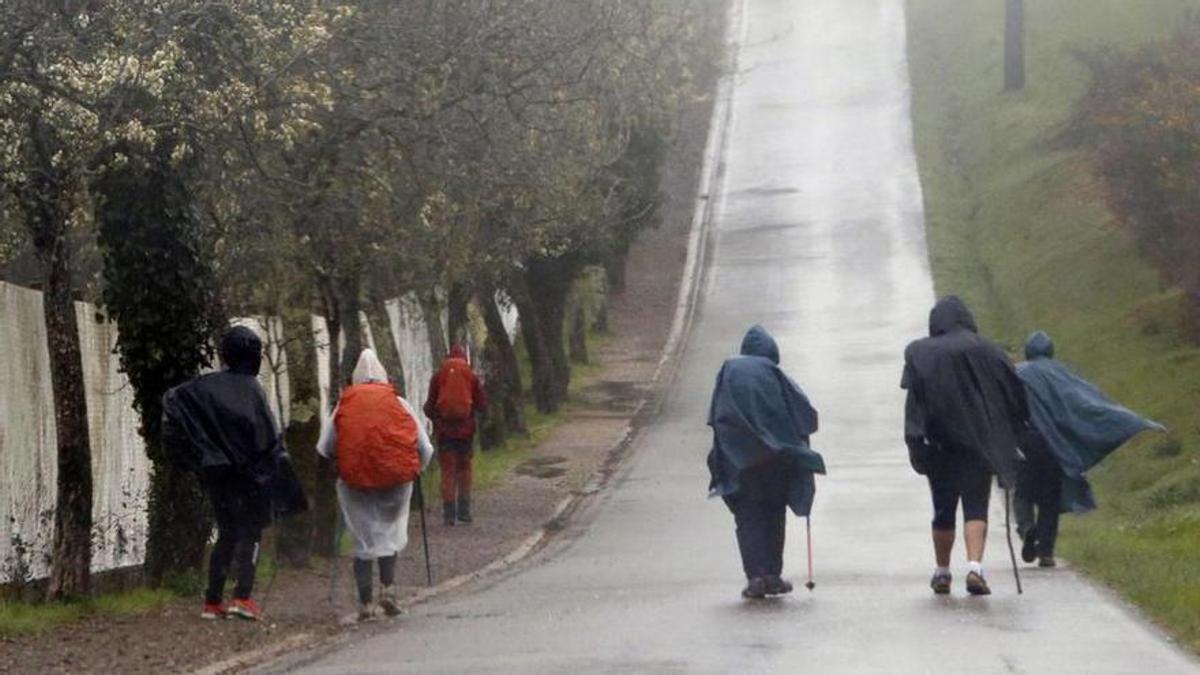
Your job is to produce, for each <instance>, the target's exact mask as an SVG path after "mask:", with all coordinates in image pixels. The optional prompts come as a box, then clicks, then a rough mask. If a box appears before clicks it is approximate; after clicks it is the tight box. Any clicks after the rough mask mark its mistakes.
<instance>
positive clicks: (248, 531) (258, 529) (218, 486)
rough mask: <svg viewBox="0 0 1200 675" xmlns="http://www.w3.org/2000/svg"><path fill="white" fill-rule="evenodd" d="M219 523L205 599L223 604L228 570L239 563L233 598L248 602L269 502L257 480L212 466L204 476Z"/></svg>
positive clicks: (203, 481) (268, 516)
mask: <svg viewBox="0 0 1200 675" xmlns="http://www.w3.org/2000/svg"><path fill="white" fill-rule="evenodd" d="M201 480H202V483H203V485H204V488H205V490H206V491H207V492H208V498H209V500H210V501H211V502H212V509H213V515H214V516H215V517H216V520H217V543H216V544H215V545H214V546H213V549H212V554H211V556H210V557H209V561H208V590H207V591H206V592H205V594H204V597H205V600H206V601H208V602H212V603H217V602H220V601H221V599H222V597H223V596H224V594H225V579H226V577H228V576H229V567H230V565H231V564H232V563H233V562H235V561H236V563H237V581H236V585H235V586H234V589H233V597H235V598H239V599H245V598H249V597H250V593H251V591H253V590H254V573H255V567H256V565H257V564H258V544H259V541H260V540H261V539H262V530H263V528H264V527H266V525H267V523H268V522H269V520H270V501H269V500H268V498H267V496H266V495H265V494H264V493H263V491H262V490H260V489H259V487H258V485H257V484H256V483H254V481H252V480H250V479H248V478H246V477H244V476H242V475H240V474H238V473H237V472H236V471H234V470H233V469H232V468H231V467H213V468H208V469H205V470H204V473H203V474H202V476H201Z"/></svg>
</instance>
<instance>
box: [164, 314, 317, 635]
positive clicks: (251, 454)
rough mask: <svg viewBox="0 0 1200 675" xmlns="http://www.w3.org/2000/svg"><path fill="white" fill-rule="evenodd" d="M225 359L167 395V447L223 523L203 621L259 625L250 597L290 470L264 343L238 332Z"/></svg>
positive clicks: (227, 342) (226, 345) (224, 342)
mask: <svg viewBox="0 0 1200 675" xmlns="http://www.w3.org/2000/svg"><path fill="white" fill-rule="evenodd" d="M220 352H221V361H222V362H223V363H224V364H225V370H222V371H220V372H216V373H211V374H208V375H203V376H201V377H198V378H196V379H194V380H192V381H191V382H188V383H186V384H182V385H180V386H178V387H175V388H174V389H171V390H170V391H168V392H167V393H166V395H165V396H163V444H164V449H165V450H166V452H167V453H168V456H170V457H171V458H172V460H173V461H174V462H175V463H176V464H178V465H179V466H181V467H183V468H185V469H187V470H191V471H196V472H197V473H198V474H199V476H200V482H201V484H202V485H203V486H204V490H205V491H206V492H207V493H208V498H209V500H210V501H211V502H212V509H213V515H214V516H215V517H216V521H217V543H216V544H215V545H214V546H213V548H212V555H211V557H210V558H209V565H208V590H207V592H206V593H205V595H204V607H203V610H202V611H201V614H200V615H201V616H202V617H203V618H205V619H218V618H224V617H225V616H227V615H229V616H237V617H240V618H243V619H249V620H257V619H259V618H260V617H261V616H262V609H261V608H260V607H259V606H258V603H257V602H255V601H254V600H253V599H252V598H251V597H250V593H251V591H252V590H253V589H254V574H255V567H256V566H257V563H258V548H259V541H260V540H261V539H262V531H263V528H264V527H266V526H267V525H268V524H269V523H270V522H271V516H272V513H271V508H272V503H271V490H272V485H273V483H274V482H275V481H276V479H277V477H278V476H279V475H280V473H281V469H280V467H281V466H285V465H284V461H283V460H284V459H285V458H286V449H285V448H284V445H283V441H282V438H281V436H280V433H279V426H278V425H277V424H276V421H275V416H274V415H273V414H272V413H271V408H270V406H269V405H268V404H267V397H266V394H265V393H264V392H263V389H262V386H261V385H260V384H259V383H258V379H257V376H258V370H259V367H260V365H261V363H262V341H261V340H259V338H258V336H257V335H255V334H254V331H252V330H250V329H249V328H245V327H241V326H239V327H236V328H233V329H231V330H230V331H229V332H227V333H226V334H225V336H224V337H223V338H222V339H221V345H220ZM286 466H290V465H286ZM300 499H301V500H303V495H300ZM234 562H236V563H237V585H236V586H235V587H234V590H233V600H232V601H231V602H230V603H229V605H228V606H226V605H225V603H224V601H223V598H224V593H225V578H226V576H227V575H228V573H229V568H230V565H231V563H234Z"/></svg>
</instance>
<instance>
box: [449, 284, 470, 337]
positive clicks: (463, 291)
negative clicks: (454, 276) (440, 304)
mask: <svg viewBox="0 0 1200 675" xmlns="http://www.w3.org/2000/svg"><path fill="white" fill-rule="evenodd" d="M470 301H471V291H470V289H469V288H468V287H467V286H466V284H462V283H455V284H453V285H452V286H450V293H449V295H448V296H447V298H446V318H447V319H448V321H447V323H448V324H449V325H448V330H447V331H446V332H447V337H448V338H449V340H450V344H462V345H465V344H466V343H467V340H468V331H469V330H470V326H468V325H467V324H468V319H467V305H468V304H469V303H470Z"/></svg>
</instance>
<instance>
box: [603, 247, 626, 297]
mask: <svg viewBox="0 0 1200 675" xmlns="http://www.w3.org/2000/svg"><path fill="white" fill-rule="evenodd" d="M628 260H629V249H628V248H627V247H626V248H622V249H621V250H619V251H613V252H612V253H610V254H609V255H608V256H606V257H605V260H604V277H605V280H606V281H607V282H608V289H609V290H610V291H611V292H613V293H617V294H621V293H624V292H625V269H626V267H627V263H628Z"/></svg>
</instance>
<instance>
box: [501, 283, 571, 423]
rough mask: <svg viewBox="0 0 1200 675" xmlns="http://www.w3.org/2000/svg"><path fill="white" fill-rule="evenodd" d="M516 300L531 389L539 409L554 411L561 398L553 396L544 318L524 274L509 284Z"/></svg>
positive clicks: (551, 369)
mask: <svg viewBox="0 0 1200 675" xmlns="http://www.w3.org/2000/svg"><path fill="white" fill-rule="evenodd" d="M509 291H510V293H511V295H512V299H513V302H514V303H515V304H516V305H517V315H518V317H519V320H520V328H521V340H522V342H523V343H524V345H525V353H526V354H527V355H528V356H529V367H530V372H531V375H532V377H533V382H531V383H530V391H531V393H532V394H533V402H534V405H535V406H537V409H538V412H541V413H552V412H555V411H557V410H558V405H559V400H558V399H557V398H556V397H555V396H554V364H553V362H551V360H550V351H549V349H548V348H547V346H546V337H545V335H544V333H543V330H542V319H541V316H540V315H539V314H538V311H537V308H536V307H535V306H534V303H533V299H532V298H531V296H530V293H529V288H528V286H527V285H526V282H525V279H524V278H523V277H521V278H518V279H514V280H513V282H512V283H511V284H510V285H509Z"/></svg>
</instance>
